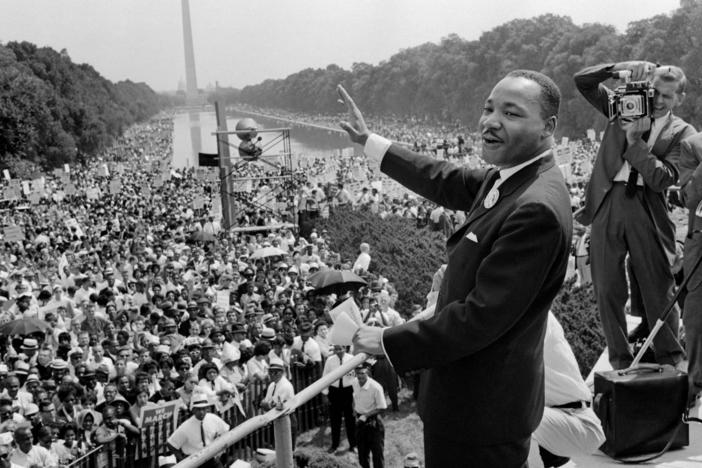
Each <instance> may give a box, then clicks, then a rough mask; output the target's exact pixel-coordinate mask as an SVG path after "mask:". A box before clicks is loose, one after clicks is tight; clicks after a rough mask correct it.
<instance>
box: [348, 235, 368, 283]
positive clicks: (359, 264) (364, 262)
mask: <svg viewBox="0 0 702 468" xmlns="http://www.w3.org/2000/svg"><path fill="white" fill-rule="evenodd" d="M359 250H360V251H361V253H360V254H358V258H356V261H355V262H354V264H353V268H351V270H352V271H353V272H354V273H356V274H359V275H362V274H363V273H365V272H367V271H368V268H369V267H370V262H371V256H370V245H368V244H367V243H366V242H363V243H362V244H361V245H360V246H359Z"/></svg>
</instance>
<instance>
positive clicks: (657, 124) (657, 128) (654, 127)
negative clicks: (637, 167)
mask: <svg viewBox="0 0 702 468" xmlns="http://www.w3.org/2000/svg"><path fill="white" fill-rule="evenodd" d="M670 116H671V114H670V112H668V113H667V114H666V115H664V116H663V117H661V118H658V119H654V120H653V123H652V124H651V134H650V135H649V136H648V141H647V142H646V144H647V145H648V149H649V150H650V149H651V148H653V145H654V144H655V143H656V140H657V139H658V135H659V134H660V133H661V130H662V129H663V127H664V126H665V125H666V124H667V123H668V120H669V119H670ZM630 172H631V164H629V161H626V160H625V161H624V164H622V167H621V168H620V169H619V172H617V175H615V176H614V179H613V180H614V182H628V181H629V173H630ZM636 185H639V186H641V187H643V185H644V180H643V177H642V176H641V174H639V178H638V179H636Z"/></svg>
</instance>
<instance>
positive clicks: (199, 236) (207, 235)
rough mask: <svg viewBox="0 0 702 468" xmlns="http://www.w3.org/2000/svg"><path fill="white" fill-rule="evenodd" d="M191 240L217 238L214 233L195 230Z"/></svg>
mask: <svg viewBox="0 0 702 468" xmlns="http://www.w3.org/2000/svg"><path fill="white" fill-rule="evenodd" d="M190 240H194V241H200V242H214V241H215V240H216V238H215V236H214V234H210V233H209V232H205V231H195V232H193V233H192V234H191V235H190Z"/></svg>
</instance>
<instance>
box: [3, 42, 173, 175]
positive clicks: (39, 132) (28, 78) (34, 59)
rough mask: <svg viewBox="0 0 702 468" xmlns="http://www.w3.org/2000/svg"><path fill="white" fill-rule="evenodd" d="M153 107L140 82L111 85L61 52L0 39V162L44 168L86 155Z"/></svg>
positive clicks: (157, 102) (152, 96)
mask: <svg viewBox="0 0 702 468" xmlns="http://www.w3.org/2000/svg"><path fill="white" fill-rule="evenodd" d="M160 107H161V98H159V96H158V95H157V94H156V93H155V92H154V91H153V90H152V89H151V88H149V87H148V86H147V85H146V84H144V83H133V82H131V81H128V80H127V81H120V82H118V83H112V82H110V81H108V80H107V79H105V78H103V77H102V76H100V74H99V73H98V72H97V71H95V69H93V68H92V67H91V66H90V65H88V64H76V63H73V62H72V61H71V59H70V57H69V56H68V54H67V53H66V52H65V51H62V52H61V53H59V52H56V51H55V50H53V49H51V48H48V47H37V46H35V45H33V44H31V43H28V42H9V43H7V44H5V45H2V44H0V160H1V161H2V163H0V166H3V167H7V165H8V162H9V161H13V160H17V159H20V160H28V161H30V162H33V163H37V164H40V165H42V166H45V167H50V166H57V165H60V164H63V163H70V162H74V161H76V160H80V158H84V157H89V156H91V155H94V154H95V153H97V152H98V151H100V150H101V149H103V148H105V147H106V146H108V145H109V144H111V143H112V141H113V139H114V138H116V137H117V136H119V135H120V134H121V133H122V132H123V131H124V129H125V128H126V127H128V126H129V125H131V124H133V123H135V122H138V121H142V120H145V119H147V118H149V117H150V116H152V115H154V114H155V113H156V112H158V110H159V108H160Z"/></svg>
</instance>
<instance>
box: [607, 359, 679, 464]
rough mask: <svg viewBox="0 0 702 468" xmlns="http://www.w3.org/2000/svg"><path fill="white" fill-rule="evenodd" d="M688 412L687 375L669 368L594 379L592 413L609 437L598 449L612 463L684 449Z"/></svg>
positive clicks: (648, 366)
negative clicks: (674, 449) (669, 450)
mask: <svg viewBox="0 0 702 468" xmlns="http://www.w3.org/2000/svg"><path fill="white" fill-rule="evenodd" d="M686 408H687V374H686V373H684V372H682V371H679V370H677V369H675V368H674V367H672V366H668V365H658V364H640V365H639V366H638V367H636V368H630V369H624V370H613V371H607V372H598V373H596V374H595V398H594V410H595V413H596V414H597V416H598V417H599V418H600V421H601V422H602V429H603V430H604V433H605V436H606V437H607V441H606V442H605V443H604V444H603V445H602V447H600V449H601V450H602V451H603V452H604V453H606V454H607V455H609V456H611V457H613V458H616V457H622V456H631V455H640V454H643V453H655V452H659V451H665V450H668V449H670V448H679V447H684V446H686V445H688V443H689V431H688V426H687V424H685V423H684V422H683V418H682V416H683V414H685V411H686ZM674 432H675V434H673V433H674Z"/></svg>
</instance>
